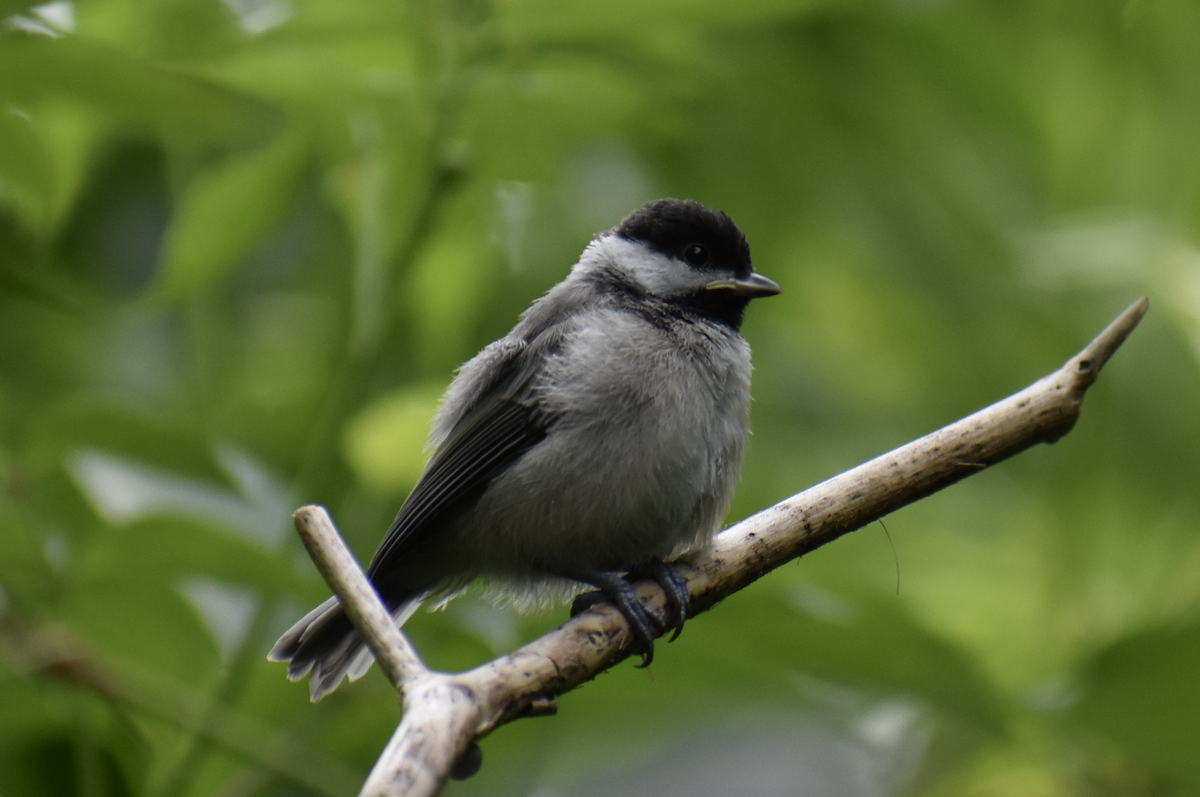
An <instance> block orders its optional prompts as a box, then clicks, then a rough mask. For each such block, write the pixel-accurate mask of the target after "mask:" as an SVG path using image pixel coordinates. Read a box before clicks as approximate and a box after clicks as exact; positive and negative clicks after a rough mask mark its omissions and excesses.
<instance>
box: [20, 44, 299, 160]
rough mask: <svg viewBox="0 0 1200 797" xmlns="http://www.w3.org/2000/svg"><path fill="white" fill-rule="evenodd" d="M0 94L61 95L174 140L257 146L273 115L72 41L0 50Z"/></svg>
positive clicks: (197, 81) (206, 85)
mask: <svg viewBox="0 0 1200 797" xmlns="http://www.w3.org/2000/svg"><path fill="white" fill-rule="evenodd" d="M0 75H4V81H3V83H0V97H3V98H5V99H8V100H10V101H13V102H16V103H17V104H26V103H29V104H32V103H33V102H35V101H37V100H40V99H43V98H46V97H58V96H68V97H71V98H73V99H75V100H76V101H80V102H84V103H86V104H88V105H91V106H93V107H96V108H99V109H101V110H104V111H106V112H108V113H113V114H115V115H118V116H121V117H124V118H127V119H131V120H137V121H140V122H143V123H149V124H163V125H167V126H169V127H170V128H171V129H172V131H173V132H174V133H175V134H176V135H177V136H179V137H180V138H181V139H188V138H190V139H193V140H194V139H195V138H200V139H202V140H204V139H207V140H217V141H219V142H221V143H224V144H231V143H243V144H244V143H248V142H253V141H261V140H262V139H263V137H264V134H265V133H270V132H271V131H272V130H273V129H274V127H275V124H276V123H277V122H278V120H279V117H278V116H277V115H276V113H275V112H274V109H273V108H271V106H269V105H267V104H266V103H265V102H262V101H261V100H258V99H257V98H255V97H252V96H250V95H248V94H245V93H242V92H239V91H236V90H234V89H231V88H229V87H227V86H223V85H220V84H217V83H214V82H212V81H210V80H207V79H205V78H202V77H198V76H195V75H189V74H186V73H184V72H179V71H174V70H170V69H165V68H162V67H159V66H156V65H153V64H151V63H149V62H147V61H144V60H141V59H138V58H134V57H131V56H129V55H126V54H125V53H123V52H121V51H119V50H116V49H113V48H110V47H107V46H104V45H100V44H96V43H93V42H87V41H84V40H81V39H78V38H74V37H71V38H64V39H54V40H46V39H41V38H32V37H26V38H25V39H21V40H16V41H13V40H8V41H5V43H4V46H3V47H0Z"/></svg>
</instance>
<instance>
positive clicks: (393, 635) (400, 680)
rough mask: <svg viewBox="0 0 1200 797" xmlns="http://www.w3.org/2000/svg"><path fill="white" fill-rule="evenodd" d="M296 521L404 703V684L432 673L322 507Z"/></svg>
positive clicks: (296, 517)
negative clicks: (394, 619)
mask: <svg viewBox="0 0 1200 797" xmlns="http://www.w3.org/2000/svg"><path fill="white" fill-rule="evenodd" d="M292 520H293V521H294V522H295V524H296V531H298V532H300V539H302V540H304V547H305V548H307V549H308V555H309V556H311V557H312V560H313V562H314V563H316V565H317V569H318V570H320V571H321V575H322V576H324V577H325V582H326V583H327V584H329V587H330V589H332V590H333V591H334V592H335V593H336V594H337V595H338V597H339V598H340V599H341V602H342V606H343V608H345V610H346V615H347V616H348V617H349V618H350V622H352V623H354V627H355V628H357V629H358V630H359V631H361V632H362V635H363V636H364V637H366V638H367V645H368V646H369V647H370V648H371V653H373V654H374V655H375V661H377V662H378V663H379V667H380V669H382V670H383V674H384V675H386V676H387V679H388V680H389V681H391V682H392V686H394V687H396V688H397V689H399V690H400V691H401V697H402V699H403V697H404V694H403V693H404V689H405V687H406V685H408V684H411V683H413V682H415V681H417V680H419V679H421V678H423V677H425V676H426V675H428V674H429V670H428V669H427V668H426V667H425V664H424V663H423V662H422V661H421V657H420V656H418V655H417V651H416V650H415V649H413V646H412V644H411V643H410V642H409V641H408V639H407V638H406V637H405V636H404V634H402V633H400V629H399V628H397V627H396V623H395V622H394V621H393V620H392V615H391V614H390V613H389V612H388V610H387V609H386V608H384V605H383V602H382V601H381V600H380V599H379V595H377V594H376V592H375V588H374V587H372V586H371V582H370V581H368V580H367V577H366V575H364V574H363V571H362V569H361V568H359V566H358V562H356V561H354V555H353V554H351V553H350V550H349V549H348V548H347V547H346V543H345V542H343V541H342V536H341V535H340V534H338V530H337V528H335V527H334V525H333V521H332V520H331V519H330V517H329V513H328V512H326V511H325V509H324V507H320V506H304V507H300V508H299V509H297V510H296V513H295V514H294V515H293V516H292Z"/></svg>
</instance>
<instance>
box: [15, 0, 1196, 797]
mask: <svg viewBox="0 0 1200 797" xmlns="http://www.w3.org/2000/svg"><path fill="white" fill-rule="evenodd" d="M0 17H2V18H3V20H4V21H3V26H2V30H0V586H2V591H0V795H3V797H26V795H72V794H77V795H87V796H88V797H101V796H104V795H113V796H116V795H152V796H154V797H158V796H160V795H161V796H162V797H173V796H174V795H188V796H192V795H194V796H195V797H200V796H201V795H204V796H207V795H221V796H222V797H249V796H250V795H264V797H273V796H275V795H350V794H353V793H355V791H356V789H357V786H358V785H359V784H360V783H361V780H362V778H363V777H364V776H365V773H366V771H367V770H368V768H369V767H370V764H371V763H372V762H373V761H374V759H375V757H376V755H377V754H378V753H379V751H380V750H381V749H382V747H383V745H384V743H385V741H386V739H387V738H388V736H389V734H390V732H391V730H392V728H393V727H394V725H395V723H396V722H397V721H398V718H399V711H398V708H397V706H396V703H395V700H394V698H393V696H392V694H391V692H390V690H389V688H388V686H387V684H386V682H385V681H384V679H383V678H382V676H380V674H379V673H378V670H377V669H375V670H373V671H372V672H371V673H370V674H369V675H368V676H367V677H365V678H364V679H363V680H362V681H360V682H358V683H356V684H354V685H353V686H351V687H350V688H345V687H343V688H342V689H340V690H339V691H338V692H337V693H335V694H334V695H332V696H331V697H329V698H327V699H326V700H325V701H323V702H322V703H320V704H318V705H316V706H314V705H311V704H310V703H309V702H308V694H307V692H308V690H307V688H306V687H305V686H304V685H296V684H291V683H289V682H288V681H287V680H286V679H285V677H284V667H283V666H282V665H278V664H270V663H268V662H266V661H265V653H266V651H267V649H268V648H269V646H270V644H271V642H272V641H273V640H274V638H275V637H276V635H277V634H278V633H279V632H280V631H281V630H283V629H284V628H286V627H287V626H288V625H289V624H290V623H291V622H292V621H294V620H295V619H296V617H297V616H298V615H299V614H300V613H301V612H302V611H304V610H306V609H307V608H308V607H309V606H310V605H312V604H314V603H315V602H317V601H319V600H321V599H323V598H324V597H326V595H327V594H328V593H327V590H326V587H325V586H324V584H323V583H322V582H321V580H320V578H319V577H318V576H317V574H316V573H315V570H314V568H313V567H312V565H311V563H310V562H309V561H308V560H307V558H306V557H305V556H304V554H303V551H302V548H301V546H300V544H299V542H298V540H297V539H296V538H295V535H294V533H293V532H291V530H290V528H289V521H288V518H289V514H290V511H291V510H292V509H293V508H295V507H296V506H298V505H300V504H301V503H307V502H320V503H323V504H326V505H327V506H329V507H330V509H331V510H332V512H333V514H334V517H335V518H336V519H337V520H338V521H339V523H340V525H341V527H342V529H343V532H344V533H345V535H346V537H347V538H348V540H349V541H350V542H351V544H352V545H353V546H354V547H355V549H356V551H357V552H358V555H359V556H360V557H361V558H362V559H364V560H365V559H366V558H368V557H369V556H370V554H371V552H372V551H373V550H374V547H375V545H376V543H377V542H378V540H379V538H380V535H381V534H382V532H383V530H384V529H385V528H386V527H387V524H388V522H389V520H390V518H391V516H392V515H393V513H394V512H395V510H396V508H397V507H398V505H399V503H400V502H401V501H402V499H403V497H404V495H405V494H406V491H407V490H408V488H409V487H411V485H412V483H413V482H414V481H415V479H416V476H417V474H418V472H419V470H420V468H421V466H422V462H423V458H422V457H423V455H422V452H421V449H422V442H423V438H424V435H425V432H426V429H427V424H428V421H429V418H430V416H431V415H432V413H433V411H434V408H435V405H436V400H437V396H438V394H439V392H440V391H441V390H442V389H443V388H444V387H445V385H446V384H447V383H448V381H449V379H450V377H451V375H452V373H453V369H454V368H455V367H456V366H457V365H458V364H459V363H461V362H463V361H464V360H466V359H467V358H469V357H470V356H471V355H472V354H474V353H475V352H476V351H477V350H478V349H479V348H480V347H481V346H482V345H484V344H485V343H487V342H488V341H490V340H492V339H494V338H496V337H498V336H500V335H502V334H503V333H504V332H506V331H507V330H508V328H509V327H510V326H511V325H512V324H513V322H514V321H515V319H516V317H517V315H518V314H519V313H520V312H521V310H523V309H524V308H525V307H526V306H527V305H528V304H529V302H530V301H531V300H532V299H533V298H535V297H537V296H538V295H540V294H541V293H542V292H543V291H545V290H546V289H547V288H548V287H549V286H550V285H552V284H554V283H555V282H556V281H558V280H559V279H561V278H562V277H563V276H564V274H566V272H567V270H568V268H569V267H570V265H571V264H572V263H574V261H575V258H576V257H577V256H578V253H579V252H580V250H581V249H582V248H583V246H584V245H585V244H586V243H587V241H588V240H589V238H590V236H591V235H592V234H593V233H595V232H596V231H598V230H603V229H606V228H608V227H610V226H612V225H614V224H615V223H617V222H618V221H619V220H620V218H621V217H622V216H623V215H624V214H625V213H626V212H628V211H629V210H631V209H633V208H634V207H636V206H638V205H639V204H640V203H642V202H644V201H645V200H647V199H650V198H655V197H660V196H680V197H691V198H695V199H699V200H701V201H703V202H705V203H707V204H710V205H712V206H716V207H720V208H722V209H724V210H726V211H727V212H728V213H730V214H731V215H732V216H733V217H734V219H736V220H737V222H738V223H739V224H740V225H741V226H742V228H743V230H744V231H745V232H746V233H747V235H748V237H749V239H750V242H751V245H752V247H753V255H754V261H755V264H756V266H757V268H758V269H759V270H760V271H762V272H763V273H765V274H767V275H769V276H770V277H772V278H774V279H775V280H777V281H778V282H779V283H780V284H781V285H783V286H784V289H785V291H784V293H783V295H781V296H779V297H777V298H772V299H769V300H764V301H761V302H756V303H755V304H754V306H753V307H751V309H750V312H749V314H748V321H747V324H746V326H745V330H744V331H745V334H746V337H747V338H748V339H749V340H750V342H751V344H752V346H753V348H754V353H755V363H756V372H755V382H754V393H755V399H756V400H755V404H754V411H753V421H754V428H755V432H756V433H755V436H754V438H753V439H752V442H751V448H750V452H749V455H748V457H747V459H746V463H745V467H744V473H743V480H742V484H741V486H740V488H739V491H738V496H737V500H736V503H735V505H734V509H733V512H732V513H731V520H732V519H737V518H740V517H743V516H746V515H748V514H751V513H753V512H754V511H756V510H758V509H760V508H763V507H765V506H768V505H770V504H771V503H773V502H775V501H777V500H779V499H781V498H783V497H785V496H788V495H790V494H792V493H795V492H798V491H800V490H801V489H803V488H805V487H807V486H809V485H811V484H814V483H816V482H818V481H820V480H822V479H824V478H826V477H829V476H831V475H833V474H836V473H838V472H839V471H841V470H843V469H845V468H847V467H850V466H852V465H855V464H857V463H858V462H860V461H862V460H864V459H866V458H869V457H871V456H874V455H876V454H878V453H881V452H883V451H885V450H888V449H889V448H891V447H893V446H895V445H898V444H901V443H903V442H906V441H907V440H909V439H911V438H913V437H916V436H918V435H920V434H923V433H925V432H928V431H930V430H932V429H935V428H937V427H939V426H941V425H943V424H945V423H947V422H950V421H953V420H955V419H957V418H958V417H960V416H962V415H965V414H967V413H970V412H972V411H974V410H976V409H978V408H980V407H982V406H984V405H986V404H989V403H991V402H992V401H995V400H997V399H999V398H1002V397H1003V396H1006V395H1008V394H1009V393H1011V392H1014V391H1015V390H1017V389H1020V388H1021V387H1023V386H1024V385H1026V384H1027V383H1029V382H1031V381H1033V380H1034V379H1036V378H1038V377H1040V376H1041V375H1043V374H1044V373H1047V372H1049V371H1050V370H1052V369H1054V368H1056V367H1058V366H1059V365H1060V364H1061V363H1062V362H1064V361H1065V360H1066V359H1067V358H1068V357H1070V356H1071V355H1072V354H1074V353H1075V352H1076V351H1077V350H1078V349H1079V348H1081V347H1082V346H1083V345H1084V344H1085V343H1086V342H1087V341H1088V340H1089V339H1090V338H1091V337H1092V336H1093V335H1094V334H1095V333H1096V332H1097V331H1099V329H1100V328H1102V326H1103V325H1104V324H1105V323H1107V321H1108V320H1109V319H1110V318H1112V317H1113V316H1114V315H1116V313H1117V312H1119V311H1120V310H1121V309H1122V308H1124V307H1125V306H1126V305H1128V304H1129V303H1130V302H1132V301H1133V300H1134V299H1136V298H1137V297H1138V296H1139V295H1142V294H1147V295H1149V297H1150V299H1151V311H1150V315H1149V316H1148V317H1147V319H1146V320H1145V321H1144V323H1143V325H1142V326H1141V328H1139V329H1138V330H1137V332H1136V333H1135V334H1134V336H1133V337H1132V338H1131V339H1130V340H1129V341H1128V343H1127V344H1126V345H1125V347H1124V348H1123V349H1122V350H1121V351H1120V352H1119V353H1118V354H1117V356H1116V358H1115V359H1114V360H1113V361H1112V362H1111V363H1110V364H1109V366H1108V368H1107V369H1106V370H1105V372H1104V373H1103V375H1102V377H1101V379H1100V381H1099V382H1098V383H1097V385H1096V386H1095V387H1094V388H1093V389H1092V391H1091V392H1090V393H1089V395H1088V397H1087V400H1086V402H1085V404H1084V411H1083V416H1082V419H1081V421H1080V422H1079V424H1078V425H1077V427H1076V429H1075V430H1074V431H1073V432H1072V433H1071V434H1070V435H1068V436H1067V437H1066V438H1064V439H1063V440H1061V441H1060V442H1059V443H1057V444H1056V445H1053V446H1040V447H1038V448H1037V449H1034V450H1031V451H1029V452H1027V453H1025V454H1022V455H1021V456H1019V457H1018V458H1016V459H1015V460H1012V461H1009V462H1006V463H1004V464H1002V465H1000V466H998V467H996V468H994V469H992V470H989V471H987V472H984V473H981V474H979V475H977V476H975V477H973V478H971V479H969V480H967V481H966V482H963V483H961V484H959V485H957V486H955V487H953V488H951V489H949V490H947V491H945V492H944V493H941V494H939V495H936V496H934V497H932V498H930V499H928V500H925V501H923V502H921V503H920V504H918V505H915V506H912V507H910V508H907V509H905V510H903V511H901V512H898V513H896V514H895V515H893V516H892V517H890V518H888V519H887V521H886V523H887V532H889V533H885V531H884V529H883V528H882V527H881V526H880V525H879V524H875V525H873V526H871V527H869V528H866V529H863V530H860V531H858V532H856V533H855V534H853V535H850V536H848V537H846V538H843V539H841V540H839V541H837V542H836V543H834V544H832V545H830V546H828V547H826V548H824V549H822V550H820V551H818V552H816V553H814V554H812V555H810V556H808V557H805V558H804V559H802V560H800V561H798V562H796V563H794V564H791V565H788V566H787V567H785V568H783V569H781V570H780V571H778V572H775V573H772V574H771V575H769V576H767V577H766V578H764V579H762V580H761V581H760V582H758V583H756V584H755V585H753V586H752V587H751V588H749V589H747V590H745V591H743V592H742V593H740V594H738V595H736V596H734V597H732V598H730V599H729V600H727V601H725V602H724V603H722V604H721V605H719V606H718V607H716V608H715V609H714V610H713V611H712V612H710V613H708V614H706V615H704V616H702V617H700V618H697V619H696V620H694V621H693V622H691V623H689V624H688V629H687V633H685V634H684V635H683V636H682V637H681V638H680V639H679V640H678V641H677V642H676V643H675V644H673V645H671V646H664V647H663V649H662V650H661V652H660V653H659V656H658V657H657V659H656V660H655V663H654V666H653V667H652V669H651V670H650V671H643V670H638V669H635V668H634V667H633V666H632V664H631V663H626V664H623V665H621V666H619V667H617V668H616V669H615V670H613V671H612V672H610V673H607V674H605V675H604V676H602V677H600V678H598V679H597V680H596V681H595V682H593V683H590V684H587V685H586V686H584V687H583V688H582V689H580V690H578V691H576V692H573V693H571V694H570V695H568V696H566V697H564V698H563V699H562V700H561V703H560V713H559V715H558V716H557V717H555V718H548V719H530V720H522V721H520V722H518V723H515V724H513V725H510V726H507V727H505V728H503V729H501V730H500V731H499V732H497V733H495V734H494V735H493V736H492V737H490V738H489V739H487V740H486V741H485V742H484V744H483V751H484V765H483V769H482V771H481V772H480V773H479V774H478V775H477V776H476V777H474V778H473V779H471V780H468V781H465V782H461V783H453V784H451V785H450V786H449V787H448V788H447V789H446V794H447V795H485V794H486V795H501V796H503V795H519V796H522V797H523V796H525V795H537V797H554V796H561V797H571V796H573V795H594V796H597V797H598V796H600V795H626V794H659V795H674V794H681V795H682V794H687V795H729V794H749V795H768V796H769V797H773V796H774V795H816V796H817V797H840V796H841V795H845V796H846V797H860V796H861V797H873V796H875V795H879V796H880V797H886V796H889V795H929V796H930V797H940V796H941V795H947V796H949V795H979V796H980V797H1009V796H1010V795H1011V796H1012V797H1017V796H1018V795H1019V796H1020V797H1042V796H1043V795H1045V796H1046V797H1051V796H1054V797H1057V796H1059V795H1062V796H1064V797H1066V796H1074V795H1103V796H1105V797H1109V796H1111V797H1119V796H1121V795H1129V796H1130V797H1133V796H1135V795H1187V794H1197V793H1200V519H1198V518H1200V459H1198V454H1197V450H1198V448H1200V368H1198V362H1197V358H1198V357H1200V250H1198V249H1197V242H1198V240H1200V4H1197V3H1195V2H1191V0H1005V1H1004V2H998V1H996V0H800V1H799V2H794V1H792V0H728V1H725V0H694V1H688V0H578V1H577V2H561V1H559V0H411V1H406V0H78V2H74V3H72V2H66V1H65V0H57V1H56V2H51V3H49V4H45V5H38V6H33V7H30V6H29V5H28V4H27V0H24V1H23V0H0ZM889 536H890V540H889ZM565 617H566V609H565V607H564V608H560V609H558V610H555V611H551V612H548V613H543V614H537V615H532V616H521V615H517V614H514V613H512V612H511V611H509V610H507V609H503V608H495V607H493V606H491V605H490V604H488V603H486V602H484V601H483V600H482V599H481V598H480V597H479V596H478V595H475V594H472V595H468V596H466V597H463V598H461V599H459V600H457V601H455V602H454V603H452V604H451V605H450V607H449V608H447V609H446V610H445V611H442V612H437V613H432V614H430V613H424V612H422V613H420V614H418V615H417V616H416V617H415V618H414V619H413V620H412V621H411V622H410V624H409V626H408V630H409V631H410V632H411V636H412V638H413V639H414V641H415V643H416V644H417V645H418V647H419V649H420V650H421V651H422V653H423V654H424V655H425V656H426V657H427V659H428V660H429V661H430V662H431V663H432V664H433V665H434V666H437V667H440V668H448V669H463V668H467V667H470V666H473V665H475V664H478V663H480V662H482V661H484V660H487V659H489V658H491V657H493V656H495V655H497V654H499V653H503V652H506V651H508V650H511V649H512V648H514V647H515V646H517V645H519V644H520V643H521V642H523V641H525V640H529V639H531V638H534V637H535V636H537V635H538V634H540V633H542V632H543V631H545V630H546V629H548V628H551V627H553V626H554V625H556V624H557V623H559V622H561V621H562V620H563V619H564V618H565Z"/></svg>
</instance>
